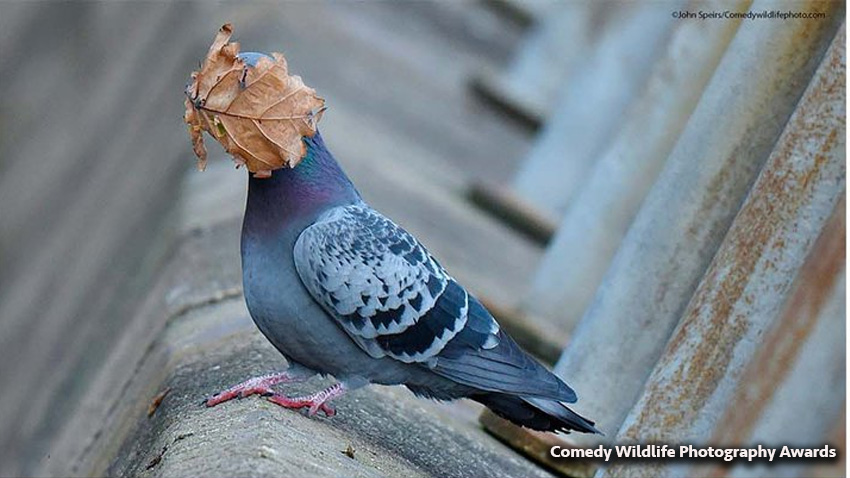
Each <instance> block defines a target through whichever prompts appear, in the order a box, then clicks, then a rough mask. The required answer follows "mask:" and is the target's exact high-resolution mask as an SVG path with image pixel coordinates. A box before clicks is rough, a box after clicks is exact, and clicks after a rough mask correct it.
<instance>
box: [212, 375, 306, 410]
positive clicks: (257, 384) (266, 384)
mask: <svg viewBox="0 0 850 478" xmlns="http://www.w3.org/2000/svg"><path fill="white" fill-rule="evenodd" d="M306 379H307V376H305V374H303V373H301V372H300V371H297V370H295V371H293V370H292V367H290V370H286V371H284V372H277V373H270V374H268V375H262V376H260V377H254V378H251V379H248V380H246V381H244V382H242V383H240V384H239V385H234V386H232V387H230V388H228V389H227V390H225V391H223V392H219V393H217V394H215V395H213V396H212V397H210V398H209V399H207V400H206V401H205V402H204V403H206V405H207V406H208V407H214V406H216V405H218V404H219V403H222V402H226V401H228V400H232V399H234V398H244V397H247V396H249V395H254V394H258V395H273V394H274V393H275V392H274V390H272V387H273V386H275V385H277V384H279V383H295V382H303V381H304V380H306Z"/></svg>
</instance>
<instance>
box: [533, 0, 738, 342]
mask: <svg viewBox="0 0 850 478" xmlns="http://www.w3.org/2000/svg"><path fill="white" fill-rule="evenodd" d="M749 5H750V2H749V1H740V2H735V3H730V2H728V1H723V2H721V1H717V2H705V1H699V2H691V3H690V8H689V9H690V10H696V9H705V10H718V9H720V10H722V9H724V8H728V9H736V10H745V9H746V8H747V7H749ZM739 24H740V21H724V22H700V21H681V22H679V23H678V24H677V25H676V27H675V29H674V30H673V34H672V35H671V38H670V42H669V43H668V44H667V46H666V48H665V52H664V54H663V55H662V57H661V58H660V59H659V61H658V63H657V64H656V65H655V67H654V70H653V73H652V75H651V76H650V79H649V81H648V83H647V88H646V90H645V91H644V92H643V93H642V94H641V95H640V96H639V98H638V99H637V101H636V102H635V104H634V105H633V106H632V107H631V108H630V112H629V114H628V117H627V118H626V121H625V125H624V126H623V129H622V130H620V132H619V133H618V134H617V136H616V138H615V139H614V141H613V143H612V144H611V146H610V147H608V149H607V150H606V152H605V153H604V154H603V155H602V156H601V158H600V159H599V162H598V163H596V165H595V166H594V167H593V170H592V171H591V173H590V175H589V177H588V178H587V179H586V180H585V181H584V184H583V185H582V186H581V188H580V189H579V192H578V193H577V195H576V198H575V200H574V201H573V202H572V203H571V204H570V206H569V208H568V209H567V213H566V215H565V216H564V219H563V220H562V221H561V224H560V226H559V227H558V231H557V233H556V235H555V237H554V238H553V240H552V242H551V243H550V245H549V247H548V248H547V250H546V255H545V256H544V258H543V260H542V261H541V262H540V267H539V269H538V270H537V272H536V274H535V277H534V281H533V282H532V285H531V289H530V290H529V292H528V294H527V295H526V297H525V298H524V300H523V303H522V308H523V311H524V312H528V313H530V314H532V315H536V316H542V317H546V318H547V319H550V320H551V321H552V322H554V323H557V324H559V325H560V326H562V327H564V328H565V329H567V330H572V328H573V327H574V326H575V324H576V323H577V322H578V320H579V319H580V318H581V316H582V314H583V313H584V311H585V310H586V308H587V306H588V304H589V303H590V301H591V300H592V299H593V294H594V292H595V291H596V288H597V287H599V283H600V282H601V281H602V277H603V276H604V274H605V270H606V269H607V268H608V265H609V264H610V263H611V259H612V258H613V257H614V253H615V252H616V251H617V246H619V245H620V242H621V241H622V240H623V236H625V234H626V231H627V230H628V227H629V225H630V224H631V222H632V220H633V219H634V217H635V214H637V211H638V209H639V208H640V205H641V203H642V202H643V199H644V198H645V197H646V195H647V193H648V192H649V189H650V187H651V186H652V183H653V182H654V181H655V179H656V177H657V176H658V173H659V172H660V171H661V168H662V167H663V166H664V162H665V160H666V159H667V157H668V156H669V154H670V151H671V150H672V149H673V147H674V146H675V144H676V140H677V139H678V138H679V135H681V133H682V131H683V130H684V129H685V125H686V124H687V122H688V118H689V117H690V116H691V113H692V112H693V111H694V108H695V107H696V105H697V102H698V101H699V99H700V95H701V94H702V92H703V90H704V89H705V86H706V85H707V84H708V82H709V80H710V79H711V75H712V74H713V73H714V71H715V69H716V68H717V65H718V63H720V59H721V57H722V56H723V53H724V52H725V51H726V47H727V46H728V45H729V42H730V41H732V38H733V37H734V36H735V32H736V31H737V29H738V25H739Z"/></svg>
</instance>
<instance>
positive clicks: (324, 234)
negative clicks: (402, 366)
mask: <svg viewBox="0 0 850 478" xmlns="http://www.w3.org/2000/svg"><path fill="white" fill-rule="evenodd" d="M294 252H295V254H294V255H295V267H296V269H297V271H298V275H299V277H300V278H301V280H302V282H303V283H304V285H305V286H306V288H307V290H308V291H309V293H310V295H311V296H312V297H313V298H314V299H315V300H316V301H317V302H319V304H321V305H322V307H323V308H324V309H325V310H326V311H327V312H328V313H329V314H330V315H331V316H332V317H333V318H334V319H336V320H337V321H338V322H339V325H340V326H342V328H343V329H344V330H345V331H346V332H347V333H348V335H349V336H351V338H352V339H353V340H354V341H355V342H356V343H357V344H358V345H360V347H361V348H362V349H363V350H365V351H366V352H367V353H369V354H370V355H371V356H372V357H375V358H380V357H384V356H390V357H392V358H395V359H397V360H400V361H402V362H406V363H413V362H420V363H425V364H427V365H434V364H435V361H436V357H437V356H438V355H439V354H440V352H442V351H443V349H444V348H445V347H446V345H447V344H448V343H449V342H450V341H451V340H452V339H453V338H455V337H456V336H457V335H458V334H459V333H461V331H462V330H464V328H466V327H467V326H468V325H472V324H468V321H469V313H468V312H469V309H470V299H471V298H470V296H469V294H467V292H466V290H465V289H464V288H463V287H461V286H460V285H459V284H458V283H457V282H455V280H454V279H452V278H451V277H450V276H449V275H448V274H447V273H446V272H445V270H444V269H443V268H442V267H441V266H440V265H439V264H438V263H437V262H436V261H435V260H434V259H433V258H432V257H431V255H430V254H429V253H428V251H427V250H426V249H425V248H424V247H423V246H422V245H421V244H420V243H419V242H418V241H417V240H416V239H415V238H414V237H413V236H411V235H410V234H409V233H408V232H407V231H405V230H404V229H402V228H401V227H399V226H397V225H396V224H395V223H393V222H392V221H391V220H389V219H388V218H386V217H385V216H383V215H382V214H380V213H378V212H377V211H375V210H373V209H372V208H370V207H369V206H368V205H366V204H363V203H360V204H354V205H348V206H341V207H337V208H334V209H331V210H329V211H327V212H326V213H324V214H323V215H322V216H320V217H319V218H318V219H317V220H316V222H315V223H314V224H313V225H311V226H310V227H308V228H306V229H305V230H304V231H303V232H302V233H301V235H300V236H299V237H298V240H297V242H296V244H295V251H294ZM473 300H474V299H473ZM478 322H481V323H478ZM485 322H486V323H485ZM473 329H476V330H480V331H481V332H480V333H474V334H472V335H470V333H469V332H467V333H466V334H464V342H469V343H468V346H469V347H471V349H478V348H482V347H494V346H495V345H496V344H497V343H498V340H499V339H498V331H499V327H498V325H497V324H496V322H495V321H494V320H493V319H492V317H489V314H488V317H487V318H486V320H484V322H482V319H478V318H476V324H474V327H471V328H470V330H471V331H472V332H474V330H473ZM470 338H471V342H470Z"/></svg>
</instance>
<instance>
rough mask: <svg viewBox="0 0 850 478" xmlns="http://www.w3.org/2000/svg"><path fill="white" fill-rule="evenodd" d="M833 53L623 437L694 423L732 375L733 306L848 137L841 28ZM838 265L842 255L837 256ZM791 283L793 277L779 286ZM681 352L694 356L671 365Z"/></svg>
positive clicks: (658, 435)
mask: <svg viewBox="0 0 850 478" xmlns="http://www.w3.org/2000/svg"><path fill="white" fill-rule="evenodd" d="M827 56H828V58H827V59H826V61H825V63H826V64H827V65H829V67H827V69H826V71H823V70H824V66H821V68H820V69H819V71H818V72H817V73H816V75H815V80H814V81H817V83H816V84H813V85H810V88H808V89H807V91H806V93H805V96H804V97H803V99H802V100H801V102H800V104H799V105H798V107H797V110H796V111H795V113H794V115H793V116H792V118H791V121H790V122H789V124H788V126H787V127H786V129H785V131H784V132H783V134H782V136H781V137H780V141H779V143H778V145H777V148H776V149H775V150H774V151H773V153H772V154H771V158H770V160H769V161H768V163H767V165H766V166H765V169H764V171H762V173H761V176H760V177H759V179H758V180H757V181H756V184H755V185H754V186H753V189H752V191H751V193H750V197H749V198H748V199H747V201H746V203H745V205H744V207H743V208H742V209H741V211H740V212H739V215H738V217H737V218H736V219H735V221H734V223H733V226H732V227H731V228H730V231H729V234H728V235H727V237H726V239H725V240H724V244H723V245H722V246H721V248H720V251H718V254H717V256H716V257H715V259H714V261H713V262H712V264H711V266H710V267H709V269H708V271H707V272H706V274H705V276H704V278H703V280H702V282H701V284H700V286H699V288H698V290H697V293H696V294H695V296H694V298H693V299H692V301H691V303H690V304H689V306H688V308H687V311H686V313H685V315H684V317H683V319H682V322H681V324H680V326H679V327H678V328H677V330H676V332H675V333H674V334H673V336H672V337H671V340H670V342H669V344H668V347H667V350H666V351H665V353H664V355H663V356H662V359H661V360H660V361H659V363H658V365H657V366H656V370H657V371H658V370H661V371H664V370H668V371H669V369H672V372H671V376H670V377H663V378H667V379H666V380H665V379H662V380H655V381H652V379H651V381H650V383H649V384H648V386H647V390H646V391H645V396H644V399H642V401H641V406H642V408H641V409H640V410H639V412H638V416H637V417H636V420H635V422H634V423H633V424H632V425H631V426H630V427H629V429H628V430H625V431H624V433H623V437H624V438H626V439H629V438H632V439H638V438H640V439H641V440H658V439H664V438H665V436H664V435H665V433H668V431H672V430H676V429H682V428H683V427H686V426H688V425H689V424H690V423H691V421H692V419H693V417H694V415H695V414H696V413H698V411H699V410H700V409H701V408H702V407H703V405H704V404H705V402H706V401H707V400H708V398H709V397H710V396H711V393H712V392H713V391H714V390H716V388H717V386H718V384H719V383H720V381H721V380H722V378H723V377H724V376H725V375H726V369H727V368H728V366H729V361H730V360H731V358H732V353H731V352H732V349H733V348H734V347H735V345H736V344H737V343H738V341H739V340H741V338H742V337H743V336H744V334H745V332H746V331H747V329H748V327H749V320H748V318H747V317H744V316H742V315H734V316H733V309H734V304H736V303H738V301H740V300H742V296H743V291H744V290H745V287H746V286H747V284H748V283H749V280H750V277H751V275H752V274H753V271H754V270H755V269H756V267H757V265H758V264H759V260H760V259H761V258H762V257H763V256H764V255H765V252H766V251H765V249H766V248H767V247H771V248H773V249H774V251H778V252H779V253H780V254H781V253H782V251H784V250H785V247H786V244H785V240H784V235H783V232H787V231H788V227H795V226H794V225H793V224H789V221H791V220H792V218H794V217H796V215H797V214H798V213H799V211H800V208H801V207H802V206H803V205H804V204H808V203H809V201H810V200H811V196H812V193H813V188H814V187H815V185H817V184H818V182H819V180H823V179H824V174H825V173H824V165H825V164H826V162H827V160H828V159H829V157H828V155H827V154H825V153H827V152H832V151H834V150H835V149H837V148H838V142H839V141H840V138H842V137H843V133H842V134H840V135H839V133H838V132H837V128H836V126H835V125H836V124H839V125H841V126H840V128H842V129H843V124H844V123H843V121H844V117H843V115H844V111H843V108H841V111H838V110H837V109H836V108H830V107H829V106H830V105H831V103H832V102H836V103H837V99H838V98H840V99H841V102H842V104H843V93H844V76H843V75H844V68H843V64H844V62H843V57H844V30H843V28H842V29H841V30H840V32H839V33H838V34H837V35H836V37H835V41H834V42H833V46H832V48H831V49H830V50H829V52H828V54H827ZM827 131H828V132H827ZM811 141H816V142H818V143H819V145H820V148H819V153H817V154H813V153H812V152H811V151H809V150H808V149H807V143H809V142H811ZM801 169H802V170H803V171H802V172H800V171H799V170H801ZM842 178H843V174H842ZM842 207H843V203H842ZM842 219H843V217H842ZM830 227H834V226H830ZM699 229H701V228H700V227H696V228H695V230H694V232H696V231H698V230H699ZM830 230H831V229H830ZM831 234H832V233H831ZM842 234H843V223H842ZM775 243H779V244H778V245H777V244H775ZM842 247H843V242H842ZM842 251H843V249H842ZM774 253H775V252H774ZM842 254H843V252H842ZM833 257H835V256H834V255H833ZM833 263H835V264H837V263H838V261H834V259H833ZM842 263H843V261H842ZM811 267H814V266H811ZM775 268H776V265H775V264H774V263H771V262H769V261H766V262H765V271H767V270H770V269H775ZM819 285H822V284H819ZM819 285H818V286H819ZM790 287H791V283H790V280H789V283H788V284H787V285H783V286H782V290H777V292H780V293H783V292H785V291H786V290H788V289H790ZM816 287H817V286H816ZM744 301H751V298H746V299H744ZM681 357H687V358H688V360H686V361H685V362H683V363H680V364H674V363H673V362H674V361H675V360H677V358H681ZM662 373H663V372H662ZM730 413H734V412H730ZM744 416H746V414H745V415H744ZM730 423H736V424H737V423H738V421H737V420H732V421H730ZM725 441H726V440H724V442H725Z"/></svg>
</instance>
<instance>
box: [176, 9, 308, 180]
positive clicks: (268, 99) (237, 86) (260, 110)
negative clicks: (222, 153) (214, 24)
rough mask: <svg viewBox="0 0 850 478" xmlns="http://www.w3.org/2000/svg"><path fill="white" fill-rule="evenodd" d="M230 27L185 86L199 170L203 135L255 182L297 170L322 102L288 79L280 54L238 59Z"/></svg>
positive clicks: (292, 78)
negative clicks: (283, 170)
mask: <svg viewBox="0 0 850 478" xmlns="http://www.w3.org/2000/svg"><path fill="white" fill-rule="evenodd" d="M232 34H233V27H232V26H231V25H230V24H229V23H228V24H225V25H223V26H222V27H221V29H220V30H219V31H218V34H217V35H216V37H215V40H214V41H213V44H212V46H210V50H209V52H208V53H207V57H206V58H205V59H204V62H203V64H202V65H201V69H200V70H198V71H194V72H192V77H191V81H190V82H189V84H188V85H187V86H186V102H185V103H186V113H185V115H184V117H183V119H184V121H186V123H187V124H188V125H189V134H190V135H191V137H192V148H193V150H194V151H195V154H196V155H197V156H198V168H199V169H201V170H203V169H204V167H205V166H206V161H207V150H206V148H205V147H204V138H203V132H204V131H206V132H207V133H209V134H210V135H211V136H212V137H213V138H215V139H216V140H217V141H218V142H219V143H221V145H222V146H224V149H225V150H226V151H227V152H228V153H230V154H231V155H232V156H233V160H234V161H235V162H236V163H237V166H238V165H244V166H245V167H247V168H248V171H251V172H252V173H254V175H255V176H257V177H268V176H271V174H272V171H273V170H275V169H280V168H284V167H289V168H291V167H295V165H297V164H298V163H299V162H300V161H301V159H302V158H303V157H304V155H305V154H307V148H306V146H305V145H304V142H303V140H302V138H304V137H305V136H313V135H314V134H316V124H317V123H318V121H319V119H321V116H322V112H323V111H324V105H325V100H324V99H322V98H320V97H318V96H317V95H316V91H315V90H313V89H312V88H310V87H308V86H306V85H305V84H304V82H303V81H302V80H301V78H300V77H298V76H294V75H290V74H289V72H288V69H287V66H286V60H285V59H284V58H283V55H281V54H280V53H272V55H271V56H268V55H263V54H256V53H247V54H242V55H240V54H239V44H238V43H232V42H230V36H231V35H232Z"/></svg>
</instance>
